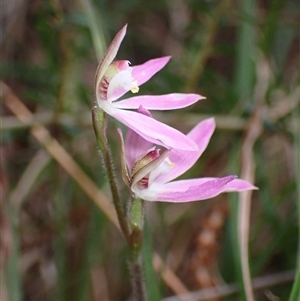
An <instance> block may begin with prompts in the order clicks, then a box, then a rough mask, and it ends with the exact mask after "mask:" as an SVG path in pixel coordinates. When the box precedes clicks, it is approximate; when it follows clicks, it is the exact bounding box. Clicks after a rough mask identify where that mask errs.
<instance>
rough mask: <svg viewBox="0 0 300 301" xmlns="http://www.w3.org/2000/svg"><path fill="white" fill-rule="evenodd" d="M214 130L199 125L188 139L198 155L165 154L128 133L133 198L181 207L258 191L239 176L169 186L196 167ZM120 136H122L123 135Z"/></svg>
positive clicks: (211, 126)
mask: <svg viewBox="0 0 300 301" xmlns="http://www.w3.org/2000/svg"><path fill="white" fill-rule="evenodd" d="M139 111H140V112H141V113H143V114H147V115H148V116H149V118H151V115H150V113H149V112H148V111H147V110H145V109H143V108H140V109H139ZM214 129H215V121H214V119H213V118H209V119H206V120H204V121H202V122H200V123H199V124H198V125H197V126H196V127H195V128H194V129H192V130H191V132H190V133H189V134H188V135H187V136H188V137H189V138H190V139H191V140H193V141H194V142H195V143H196V144H197V146H198V149H199V150H198V151H197V152H195V151H194V152H193V151H183V150H178V149H171V150H165V151H163V152H162V153H160V149H158V148H157V147H156V146H153V144H152V143H150V142H148V141H146V140H145V139H143V138H142V137H141V136H139V135H138V134H136V133H135V132H133V131H131V130H128V132H127V136H126V140H125V146H124V144H123V152H124V153H125V158H124V159H123V160H125V161H126V163H125V162H123V169H124V170H125V174H124V178H126V179H127V182H128V184H129V185H130V187H131V191H132V193H133V195H134V197H135V198H141V199H143V200H147V201H162V202H174V203H181V202H192V201H197V200H204V199H209V198H212V197H215V196H217V195H219V194H220V193H222V192H229V191H244V190H251V189H256V187H255V186H253V185H252V184H250V183H249V182H247V181H244V180H241V179H237V177H236V176H226V177H223V178H198V179H189V180H180V181H173V182H170V181H172V180H173V179H175V178H177V177H178V176H180V175H182V174H183V173H184V172H186V171H187V170H188V169H189V168H190V167H191V166H193V165H194V163H195V162H196V161H197V160H198V158H199V157H200V156H201V154H202V153H203V151H204V150H205V149H206V147H207V145H208V142H209V140H210V138H211V136H212V134H213V132H214ZM119 133H120V135H122V134H121V131H119ZM178 143H180V141H178ZM125 165H127V168H126V167H125ZM128 170H129V172H127V171H128Z"/></svg>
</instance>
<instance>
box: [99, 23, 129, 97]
mask: <svg viewBox="0 0 300 301" xmlns="http://www.w3.org/2000/svg"><path fill="white" fill-rule="evenodd" d="M126 29H127V24H126V25H125V26H124V27H123V28H122V29H121V30H120V31H119V32H118V33H117V34H116V36H115V37H114V39H113V41H112V42H111V44H110V45H109V47H108V48H107V50H106V52H105V54H104V56H103V58H102V60H101V62H100V64H99V65H98V68H97V70H96V75H95V90H96V96H97V99H98V93H99V89H98V87H99V84H100V81H101V79H102V77H103V75H104V74H105V72H106V70H107V68H108V67H109V65H110V64H111V63H112V61H113V60H114V58H115V57H116V55H117V53H118V50H119V48H120V45H121V43H122V41H123V39H124V37H125V35H126Z"/></svg>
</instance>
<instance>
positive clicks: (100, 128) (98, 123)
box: [92, 107, 131, 242]
mask: <svg viewBox="0 0 300 301" xmlns="http://www.w3.org/2000/svg"><path fill="white" fill-rule="evenodd" d="M92 117H93V126H94V130H95V134H96V139H97V144H98V147H99V150H100V152H101V155H102V157H103V162H104V165H105V167H106V172H107V176H108V181H109V185H110V189H111V193H112V198H113V202H114V205H115V208H116V212H117V216H118V220H119V223H120V226H121V230H122V232H123V234H124V236H125V238H126V240H127V242H129V239H130V232H131V231H130V228H129V225H128V222H127V219H126V215H125V213H124V210H123V208H122V205H121V198H120V195H119V191H118V185H117V180H116V177H115V173H114V167H113V160H112V157H111V151H110V148H109V146H108V143H107V138H106V119H107V115H106V113H104V112H103V111H102V110H101V109H99V108H97V107H95V108H93V110H92Z"/></svg>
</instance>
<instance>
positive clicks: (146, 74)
mask: <svg viewBox="0 0 300 301" xmlns="http://www.w3.org/2000/svg"><path fill="white" fill-rule="evenodd" d="M170 58H171V57H170V56H164V57H161V58H157V59H153V60H149V61H147V62H146V63H144V64H142V65H137V66H133V67H132V77H133V79H134V80H136V81H137V84H138V86H140V85H142V84H143V83H145V82H146V81H148V80H149V79H150V78H151V77H152V76H153V75H154V74H155V73H157V72H158V71H159V70H161V69H162V68H163V67H164V66H165V65H166V64H167V63H168V61H169V60H170Z"/></svg>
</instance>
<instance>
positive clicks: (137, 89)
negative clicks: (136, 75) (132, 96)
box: [130, 81, 140, 93]
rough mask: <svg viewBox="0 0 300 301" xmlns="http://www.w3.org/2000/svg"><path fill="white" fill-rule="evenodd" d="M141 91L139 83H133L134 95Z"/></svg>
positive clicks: (132, 90)
mask: <svg viewBox="0 0 300 301" xmlns="http://www.w3.org/2000/svg"><path fill="white" fill-rule="evenodd" d="M139 90H140V88H139V86H138V85H137V82H136V81H134V82H133V83H132V86H131V89H130V91H131V92H132V93H138V92H139Z"/></svg>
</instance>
